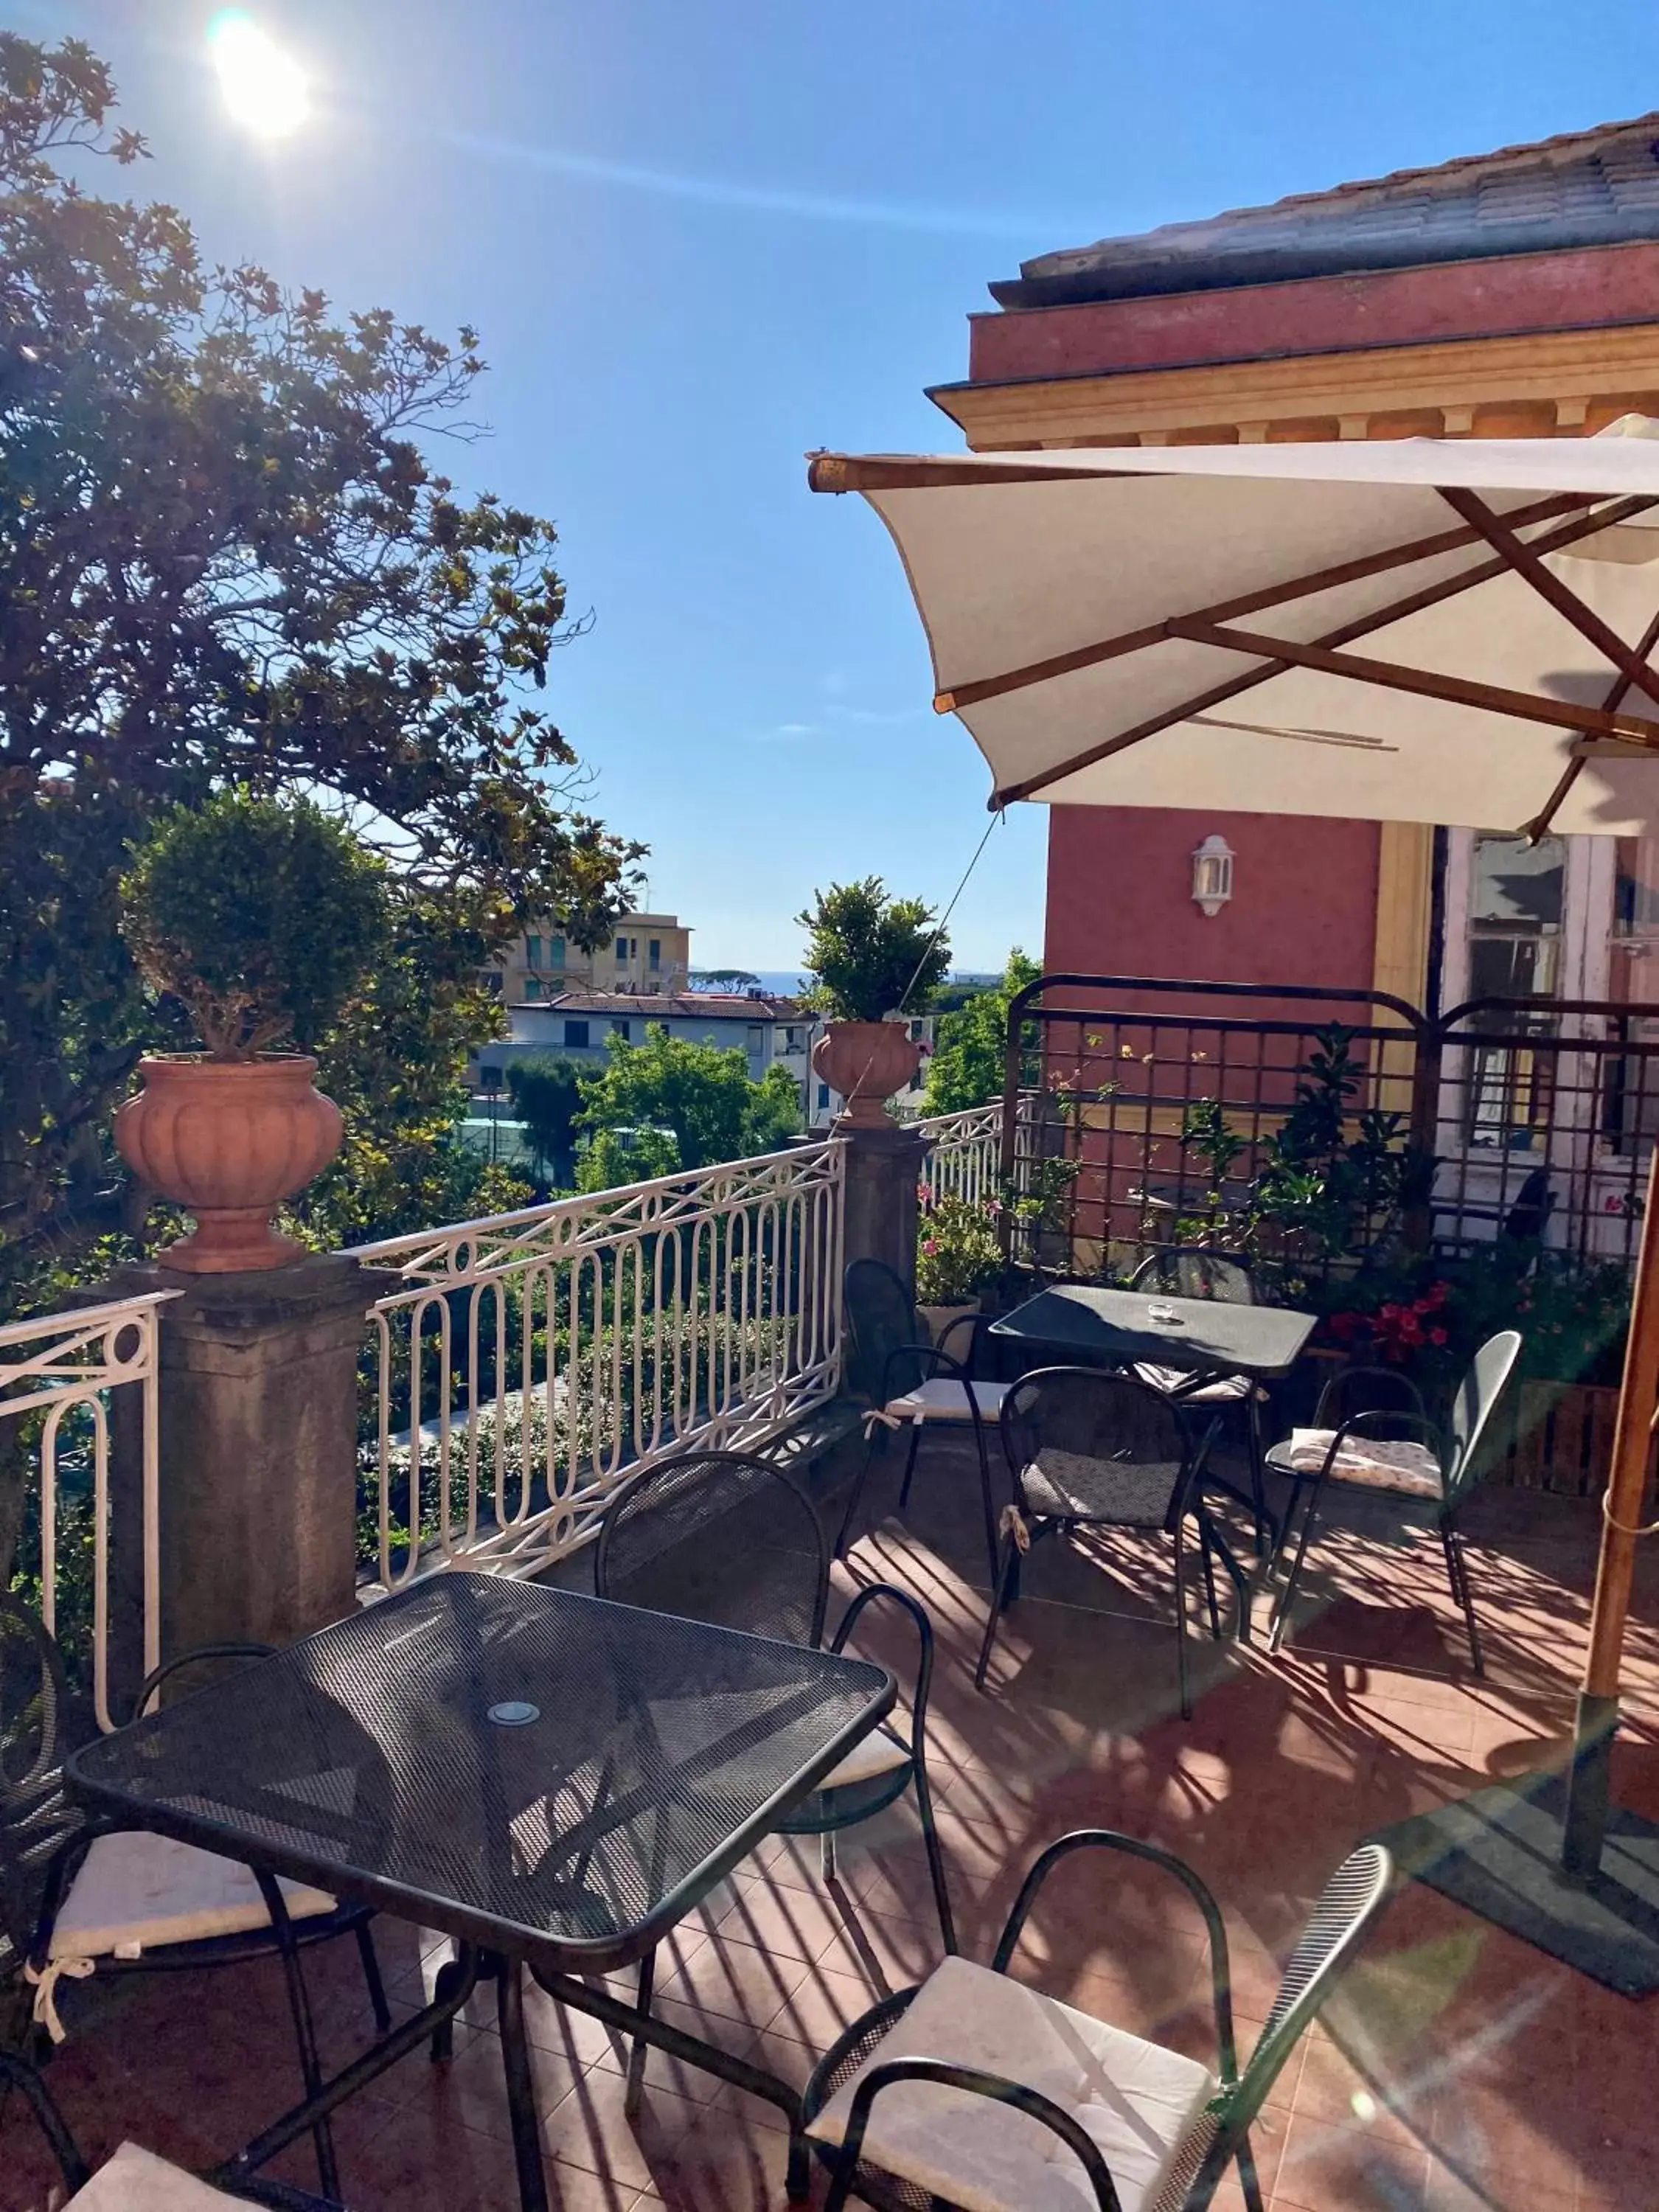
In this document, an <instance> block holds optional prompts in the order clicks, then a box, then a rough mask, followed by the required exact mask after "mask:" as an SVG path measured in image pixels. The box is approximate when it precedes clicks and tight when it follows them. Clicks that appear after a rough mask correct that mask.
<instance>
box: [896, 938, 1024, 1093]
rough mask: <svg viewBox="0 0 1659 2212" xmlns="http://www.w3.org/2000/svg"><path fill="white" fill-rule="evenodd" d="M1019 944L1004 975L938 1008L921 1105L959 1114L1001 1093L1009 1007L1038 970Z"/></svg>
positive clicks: (1009, 956)
mask: <svg viewBox="0 0 1659 2212" xmlns="http://www.w3.org/2000/svg"><path fill="white" fill-rule="evenodd" d="M1041 974H1042V969H1040V968H1039V967H1038V966H1037V963H1036V961H1035V960H1029V959H1027V957H1026V956H1025V955H1024V952H1022V951H1020V949H1019V947H1018V945H1015V947H1014V948H1013V950H1012V952H1010V954H1009V955H1008V965H1007V967H1006V969H1004V971H1003V976H1002V981H1001V982H1000V983H999V984H997V985H996V986H995V987H994V988H993V989H991V990H987V991H978V992H975V993H974V994H973V995H972V996H971V997H969V999H968V1000H967V1001H966V1003H965V1004H964V1005H963V1007H962V1008H961V1010H960V1011H959V1012H956V1013H951V1014H941V1015H940V1016H939V1021H938V1023H937V1024H936V1026H935V1030H934V1037H933V1059H932V1060H930V1061H929V1063H928V1067H927V1098H926V1100H925V1102H924V1103H923V1107H922V1111H923V1112H924V1113H927V1114H957V1113H961V1112H962V1111H963V1109H965V1108H967V1107H969V1106H987V1105H989V1103H991V1101H992V1100H993V1099H994V1098H1000V1097H1001V1096H1002V1083H1003V1072H1004V1066H1005V1060H1006V1050H1007V1042H1008V1009H1009V1006H1010V1005H1011V1004H1012V1000H1013V998H1014V994H1015V993H1016V992H1018V991H1023V990H1024V988H1025V986H1026V985H1027V984H1028V983H1035V982H1036V979H1037V977H1038V976H1039V975H1041Z"/></svg>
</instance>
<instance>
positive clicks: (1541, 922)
mask: <svg viewBox="0 0 1659 2212" xmlns="http://www.w3.org/2000/svg"><path fill="white" fill-rule="evenodd" d="M1566 864H1567V848H1566V846H1565V844H1564V842H1562V840H1561V839H1560V838H1559V837H1541V838H1540V840H1539V841H1538V842H1537V844H1535V845H1530V844H1528V842H1527V840H1526V839H1525V838H1524V837H1511V836H1504V835H1501V834H1499V833H1495V832H1494V833H1492V834H1486V833H1485V832H1483V833H1482V834H1481V835H1480V836H1477V837H1476V838H1475V840H1474V850H1473V852H1472V854H1471V855H1470V872H1469V924H1468V927H1469V974H1468V996H1469V997H1470V998H1471V999H1473V1000H1481V999H1550V998H1553V997H1554V995H1555V994H1556V992H1557V990H1558V989H1559V979H1560V953H1561V916H1562V908H1563V904H1564V901H1565V888H1566V873H1567V865H1566ZM1468 1026H1469V1028H1470V1029H1471V1030H1473V1031H1474V1033H1475V1034H1476V1036H1479V1035H1480V1032H1481V1031H1482V1030H1485V1031H1486V1033H1487V1034H1488V1035H1492V1036H1503V1037H1505V1038H1508V1039H1510V1040H1513V1039H1515V1038H1516V1037H1517V1036H1519V1037H1525V1036H1548V1035H1549V1034H1550V1033H1551V1032H1552V1030H1553V1027H1554V1017H1553V1015H1552V1014H1550V1013H1548V1012H1545V1011H1544V1010H1542V1009H1541V1008H1538V1007H1531V1008H1522V1009H1518V1010H1517V1009H1510V1008H1507V1007H1503V1006H1491V1007H1487V1008H1485V1009H1483V1010H1482V1011H1481V1012H1479V1013H1476V1014H1474V1015H1472V1016H1471V1017H1470V1018H1469V1023H1468ZM1550 1072H1551V1060H1550V1055H1548V1054H1537V1053H1534V1052H1530V1051H1528V1050H1527V1049H1526V1048H1525V1047H1524V1045H1522V1046H1517V1045H1516V1043H1514V1042H1506V1043H1503V1044H1498V1043H1493V1044H1489V1045H1482V1044H1477V1045H1476V1046H1475V1047H1474V1050H1473V1051H1472V1052H1471V1054H1470V1056H1469V1071H1468V1140H1469V1142H1470V1143H1471V1144H1473V1145H1480V1146H1495V1147H1498V1148H1500V1149H1504V1150H1508V1151H1514V1150H1516V1149H1520V1150H1523V1151H1524V1150H1526V1149H1527V1148H1528V1147H1529V1146H1533V1145H1535V1144H1536V1143H1538V1142H1539V1141H1541V1132H1542V1130H1543V1128H1544V1126H1545V1124H1546V1123H1547V1120H1548V1117H1549V1099H1548V1097H1547V1085H1548V1080H1549V1075H1550Z"/></svg>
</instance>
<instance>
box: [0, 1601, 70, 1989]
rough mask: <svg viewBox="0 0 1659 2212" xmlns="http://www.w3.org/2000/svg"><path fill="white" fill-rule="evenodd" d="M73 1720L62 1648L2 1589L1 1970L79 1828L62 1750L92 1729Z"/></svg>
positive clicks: (22, 1945) (24, 1943)
mask: <svg viewBox="0 0 1659 2212" xmlns="http://www.w3.org/2000/svg"><path fill="white" fill-rule="evenodd" d="M74 1718H75V1717H74V1712H73V1708H72V1706H71V1703H70V1697H69V1693H68V1691H67V1688H66V1686H65V1684H64V1664H63V1661H62V1659H61V1658H60V1657H59V1656H58V1646H57V1644H55V1643H54V1642H53V1641H52V1638H51V1636H50V1635H49V1634H48V1633H47V1632H46V1629H45V1627H43V1626H42V1625H41V1623H40V1620H39V1619H38V1617H37V1616H36V1615H35V1614H34V1613H31V1612H30V1611H29V1609H28V1607H27V1606H25V1605H23V1604H22V1603H21V1601H19V1600H18V1599H16V1598H15V1597H13V1596H11V1595H9V1593H7V1592H4V1591H0V1971H3V1965H4V1961H5V1960H6V1956H7V1953H8V1951H9V1950H11V1951H15V1952H20V1953H21V1952H23V1951H26V1950H27V1948H28V1945H29V1942H30V1941H31V1939H32V1937H33V1932H34V1922H35V1917H36V1915H37V1913H38V1911H39V1910H40V1901H41V1897H42V1893H43V1892H44V1888H45V1885H46V1868H47V1864H48V1863H49V1861H50V1860H51V1858H52V1854H53V1853H54V1852H55V1851H56V1850H57V1849H58V1845H59V1844H61V1843H63V1842H64V1840H65V1839H66V1838H68V1837H70V1835H72V1834H74V1832H76V1829H77V1828H79V1826H81V1816H80V1814H78V1813H77V1812H76V1810H75V1809H74V1808H73V1807H71V1806H70V1805H69V1804H68V1803H67V1802H65V1800H64V1795H63V1791H62V1788H61V1786H60V1770H61V1768H62V1765H63V1761H64V1753H66V1752H67V1751H70V1750H72V1749H73V1748H74V1747H75V1743H76V1741H79V1739H80V1737H81V1736H82V1735H83V1734H84V1733H85V1732H86V1731H85V1730H84V1729H82V1728H79V1727H76V1725H75V1724H74Z"/></svg>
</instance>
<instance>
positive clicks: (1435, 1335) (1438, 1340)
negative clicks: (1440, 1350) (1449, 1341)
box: [1429, 1328, 1446, 1344]
mask: <svg viewBox="0 0 1659 2212" xmlns="http://www.w3.org/2000/svg"><path fill="white" fill-rule="evenodd" d="M1445 1341H1446V1332H1445V1330H1444V1329H1443V1328H1431V1330H1430V1331H1429V1342H1430V1343H1431V1344H1444V1343H1445Z"/></svg>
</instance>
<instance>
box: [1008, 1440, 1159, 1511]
mask: <svg viewBox="0 0 1659 2212" xmlns="http://www.w3.org/2000/svg"><path fill="white" fill-rule="evenodd" d="M1179 1480H1181V1469H1180V1468H1179V1466H1177V1465H1176V1464H1174V1463H1173V1462H1169V1461H1161V1460H1156V1461H1153V1462H1151V1463H1150V1464H1149V1463H1147V1462H1143V1461H1139V1460H1132V1459H1096V1458H1094V1457H1093V1456H1092V1455H1088V1454H1085V1453H1083V1452H1070V1451H1062V1450H1061V1449H1060V1447H1059V1446H1058V1445H1057V1444H1043V1445H1042V1447H1041V1448H1040V1449H1039V1450H1038V1452H1037V1455H1036V1458H1035V1459H1034V1460H1031V1461H1029V1462H1027V1463H1026V1465H1025V1466H1024V1467H1023V1468H1021V1469H1020V1474H1019V1487H1020V1492H1021V1494H1022V1496H1023V1498H1024V1504H1025V1507H1026V1510H1027V1511H1028V1512H1031V1513H1036V1514H1039V1515H1046V1516H1049V1517H1050V1518H1052V1519H1054V1520H1057V1521H1109V1522H1111V1523H1112V1525H1113V1526H1114V1527H1115V1528H1162V1527H1163V1526H1164V1520H1165V1517H1166V1516H1167V1515H1168V1513H1169V1510H1170V1499H1171V1498H1173V1497H1174V1495H1175V1487H1176V1483H1177V1482H1178V1481H1179Z"/></svg>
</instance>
